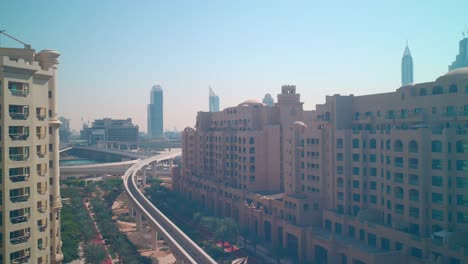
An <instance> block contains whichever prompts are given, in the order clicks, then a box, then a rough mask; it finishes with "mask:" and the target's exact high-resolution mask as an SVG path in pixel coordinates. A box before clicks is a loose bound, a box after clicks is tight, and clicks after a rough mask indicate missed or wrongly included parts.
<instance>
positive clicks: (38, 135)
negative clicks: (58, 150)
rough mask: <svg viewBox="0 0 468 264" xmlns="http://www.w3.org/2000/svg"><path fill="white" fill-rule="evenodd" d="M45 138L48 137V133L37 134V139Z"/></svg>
mask: <svg viewBox="0 0 468 264" xmlns="http://www.w3.org/2000/svg"><path fill="white" fill-rule="evenodd" d="M45 136H46V133H36V137H37V138H38V139H44V138H45Z"/></svg>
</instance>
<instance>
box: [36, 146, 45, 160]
mask: <svg viewBox="0 0 468 264" xmlns="http://www.w3.org/2000/svg"><path fill="white" fill-rule="evenodd" d="M46 154H47V151H46V150H45V148H44V149H38V150H37V156H38V157H39V158H44V157H45V155H46Z"/></svg>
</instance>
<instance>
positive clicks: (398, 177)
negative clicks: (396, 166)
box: [393, 172, 403, 183]
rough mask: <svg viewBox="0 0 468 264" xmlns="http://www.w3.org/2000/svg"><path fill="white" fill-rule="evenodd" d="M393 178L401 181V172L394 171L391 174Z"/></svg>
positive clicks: (398, 181)
mask: <svg viewBox="0 0 468 264" xmlns="http://www.w3.org/2000/svg"><path fill="white" fill-rule="evenodd" d="M393 180H394V181H395V182H397V183H403V173H400V172H395V173H394V174H393Z"/></svg>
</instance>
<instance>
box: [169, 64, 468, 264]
mask: <svg viewBox="0 0 468 264" xmlns="http://www.w3.org/2000/svg"><path fill="white" fill-rule="evenodd" d="M174 188H175V189H176V190H177V191H179V192H181V193H183V194H184V195H186V196H187V197H189V198H190V199H193V200H196V201H199V202H200V203H201V204H202V206H204V207H205V208H207V209H209V210H211V211H212V212H213V213H214V214H215V215H217V216H223V217H232V218H234V219H235V220H236V221H238V223H239V224H240V225H241V226H245V227H248V228H249V229H250V232H252V233H254V234H256V235H257V236H258V237H259V238H260V240H261V241H263V242H262V245H265V246H271V247H272V248H276V247H282V248H284V249H286V251H287V254H288V255H289V257H290V258H292V259H294V262H295V263H306V262H307V261H315V262H316V263H327V264H328V263H333V264H335V263H339V264H363V263H366V264H380V263H384V264H385V263H418V264H419V263H449V264H462V263H468V239H467V237H468V236H467V235H468V68H460V69H456V70H453V71H451V72H449V73H447V74H445V75H443V76H441V77H439V78H438V79H437V80H436V81H434V82H429V83H420V84H415V85H413V84H410V85H406V86H403V87H400V88H399V89H397V90H396V91H394V92H389V93H383V94H373V95H365V96H353V95H346V96H343V95H333V96H327V97H326V100H325V103H324V104H321V105H317V106H316V110H314V111H306V110H304V109H303V107H302V102H301V101H300V95H299V94H298V93H297V92H296V87H295V86H283V87H282V90H281V93H280V94H279V95H278V101H277V103H276V104H275V105H274V106H265V105H263V104H262V103H260V102H258V101H255V100H248V101H245V102H243V103H241V104H239V105H238V106H237V107H230V108H226V109H224V110H223V111H221V112H214V113H206V112H199V113H198V116H197V123H196V126H195V128H186V129H185V130H184V134H183V157H182V170H181V172H180V175H176V177H175V178H174Z"/></svg>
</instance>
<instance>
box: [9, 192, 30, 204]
mask: <svg viewBox="0 0 468 264" xmlns="http://www.w3.org/2000/svg"><path fill="white" fill-rule="evenodd" d="M29 196H30V195H29V193H26V194H21V195H15V196H10V201H12V202H13V203H20V202H25V201H27V200H29Z"/></svg>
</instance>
